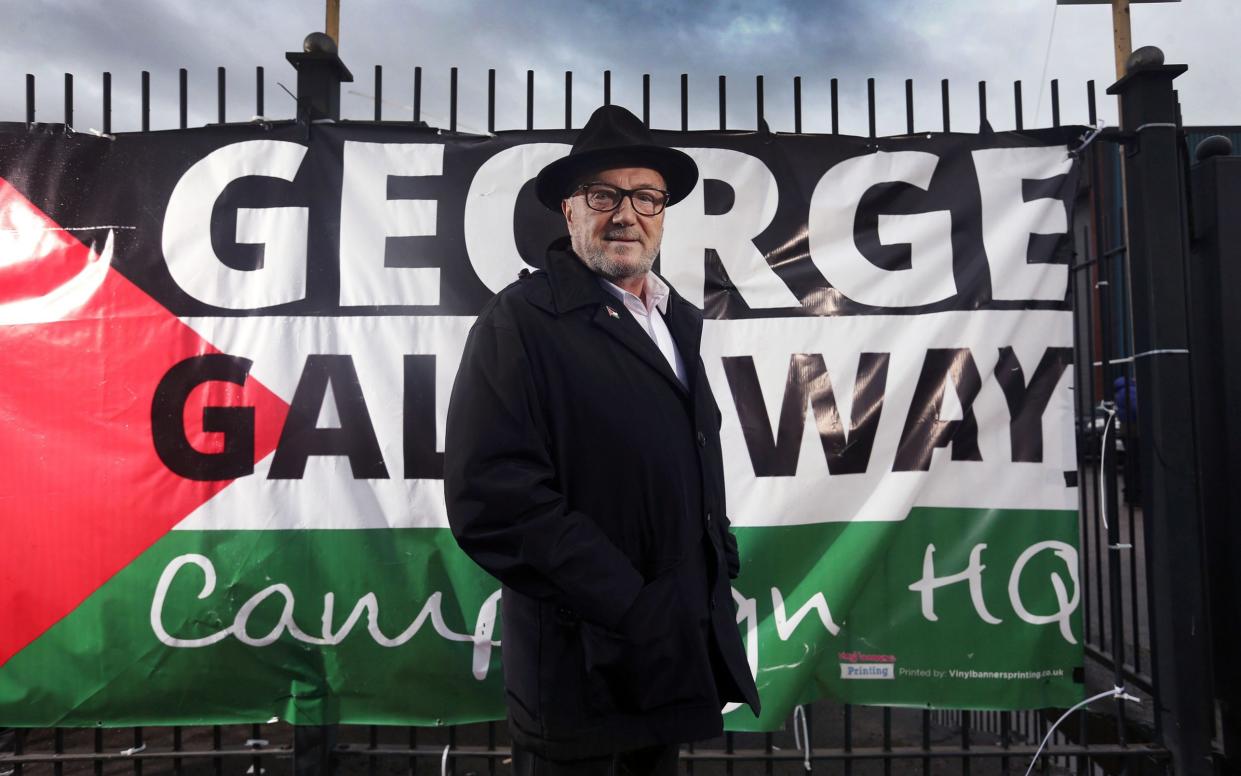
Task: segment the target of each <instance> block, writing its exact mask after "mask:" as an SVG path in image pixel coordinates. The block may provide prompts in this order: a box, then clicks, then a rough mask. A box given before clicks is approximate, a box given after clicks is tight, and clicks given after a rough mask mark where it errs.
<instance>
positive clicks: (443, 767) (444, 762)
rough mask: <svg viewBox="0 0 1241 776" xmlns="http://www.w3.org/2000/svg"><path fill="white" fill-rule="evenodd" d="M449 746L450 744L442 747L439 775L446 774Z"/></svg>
mask: <svg viewBox="0 0 1241 776" xmlns="http://www.w3.org/2000/svg"><path fill="white" fill-rule="evenodd" d="M450 746H452V744H448V745H447V746H445V747H444V755H443V756H442V757H440V776H448V747H450Z"/></svg>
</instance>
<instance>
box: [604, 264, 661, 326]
mask: <svg viewBox="0 0 1241 776" xmlns="http://www.w3.org/2000/svg"><path fill="white" fill-rule="evenodd" d="M597 277H599V284H600V285H601V286H603V288H604V289H605V290H606V291H607V292H608V293H609V294H611V295H612V296H614V297H616V298H617V299H619V300H620V301H621V303H623V304H626V305H628V304H629V303H630V300H632V301H633V302H634V303H636V304H637V305H638V306H639V307H641V308H642V309H644V310H646V313H647V315H650V312H651V310H652V309H655V308H658V309H659V312H661V313H663V314H664V315H667V314H668V297H669V294H670V292H671V289H670V288H669V287H668V284H667V283H665V282H664V280H663V278H661V277H660V276H659V275H656V274H655V273H654V272H647V273H646V285H645V286H643V295H644V296H645V297H646V299H639V298H638V297H637V296H635V295H634V294H631V293H629V292H628V291H626V290H625V289H623V288H621V287H620V286H618V285H616V284H615V283H613V282H612V281H610V280H608V279H606V278H604V277H601V276H597Z"/></svg>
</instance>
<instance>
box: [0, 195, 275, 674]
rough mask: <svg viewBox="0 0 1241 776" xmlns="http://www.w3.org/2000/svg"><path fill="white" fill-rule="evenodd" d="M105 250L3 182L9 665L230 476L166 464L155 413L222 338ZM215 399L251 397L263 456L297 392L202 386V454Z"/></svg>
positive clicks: (4, 614)
mask: <svg viewBox="0 0 1241 776" xmlns="http://www.w3.org/2000/svg"><path fill="white" fill-rule="evenodd" d="M110 239H111V235H109V240H110ZM109 253H110V244H109V248H105V249H102V250H101V251H100V252H99V253H97V252H95V251H94V250H92V249H91V248H88V247H87V246H86V245H84V244H83V243H82V242H80V241H79V240H77V239H76V238H75V237H73V236H72V235H71V234H70V232H69V231H68V230H66V229H62V228H60V227H59V225H57V224H56V223H55V222H54V221H53V220H52V219H51V218H49V217H48V216H47V215H46V214H45V213H43V212H42V211H41V210H39V208H37V207H35V206H34V205H33V204H32V203H31V202H30V201H29V200H27V199H26V198H25V197H24V196H22V194H21V193H20V192H18V191H17V189H15V188H14V187H13V186H12V185H10V184H9V183H8V182H7V181H5V180H3V179H0V665H3V664H4V663H6V662H7V661H8V660H9V658H11V657H12V656H13V655H14V654H16V653H17V652H18V651H20V650H21V649H23V648H24V647H25V646H26V645H28V644H29V643H30V642H32V641H33V640H35V639H36V638H38V637H39V636H40V635H41V634H42V633H44V632H45V631H46V630H47V629H48V628H49V627H51V626H52V625H54V624H55V623H56V622H57V621H59V620H60V619H61V618H63V617H64V616H65V615H67V614H68V613H69V612H71V611H72V610H73V609H74V608H76V607H77V606H78V605H79V604H81V603H82V601H83V600H85V599H86V597H87V596H89V595H90V594H91V593H93V592H94V591H95V590H97V589H98V588H99V587H100V586H102V585H103V584H104V583H105V582H107V581H108V579H109V578H111V577H112V575H114V574H116V572H118V571H119V570H121V569H122V568H124V567H125V566H126V565H128V564H129V563H130V562H131V561H133V560H134V559H135V558H136V557H137V556H138V555H139V554H141V553H142V552H143V551H144V550H146V549H147V548H148V547H150V546H151V545H152V544H154V543H155V542H156V541H157V540H158V539H159V538H160V537H162V536H164V535H165V534H166V533H167V532H168V531H169V530H171V528H172V527H173V526H174V525H176V524H177V523H178V522H179V521H180V520H181V519H182V518H184V517H185V516H186V515H188V514H189V513H190V512H192V511H193V510H194V509H196V508H197V507H198V506H200V505H201V504H203V503H204V502H205V501H207V500H208V499H210V498H211V497H212V496H214V495H215V494H216V493H218V492H219V491H220V490H222V489H223V488H224V487H225V486H227V485H228V482H227V481H214V482H202V481H194V480H188V479H185V478H183V477H181V476H179V475H177V474H174V473H173V472H172V471H170V470H169V469H168V468H167V467H166V466H165V465H164V463H163V462H162V461H161V460H160V458H159V457H158V455H157V454H156V451H155V446H154V442H153V437H152V423H151V404H152V399H153V398H154V394H155V388H156V386H157V385H158V384H159V382H160V379H161V378H162V377H163V376H164V375H165V374H166V373H167V372H168V370H169V369H170V368H171V367H172V366H173V365H175V364H177V363H179V362H181V361H182V360H184V359H186V358H189V357H191V356H196V355H201V354H206V353H217V352H219V351H217V350H216V349H215V348H213V347H212V345H211V343H209V342H207V341H206V340H204V339H203V338H202V337H200V336H199V335H198V334H197V333H195V332H194V331H193V330H192V329H190V328H189V327H188V326H186V325H185V324H183V323H182V322H181V321H180V320H178V319H177V317H176V316H175V315H173V314H172V313H171V312H170V311H168V310H167V309H166V308H164V307H163V306H161V305H160V304H159V303H157V302H156V301H155V300H154V299H152V298H151V297H150V296H149V295H147V294H146V293H145V292H143V291H142V290H141V289H139V288H138V287H137V286H135V285H134V284H133V283H131V282H130V281H129V280H128V279H126V278H125V277H124V276H122V275H121V274H120V273H119V272H117V271H116V270H115V269H113V268H112V267H111V266H109V262H108V258H109V257H108V254H109ZM208 404H210V405H212V406H241V405H245V406H251V407H254V408H255V444H254V447H255V451H254V454H255V458H256V460H257V459H261V458H263V457H264V456H266V455H267V454H268V453H270V452H271V451H272V450H273V449H275V446H276V442H277V440H278V438H279V434H280V428H281V426H282V425H283V423H284V418H285V415H286V413H287V412H288V405H287V404H286V403H285V402H284V401H283V400H282V399H281V398H280V397H278V396H276V395H275V394H273V393H272V392H271V391H270V390H269V389H267V388H266V387H264V386H263V385H262V384H260V383H259V382H258V381H256V380H255V379H254V378H253V377H251V378H249V379H248V380H247V381H246V383H245V385H244V386H232V385H230V384H227V383H211V384H208V386H206V387H205V388H204V389H203V390H197V391H194V392H193V393H192V394H191V395H190V397H189V400H188V403H187V407H186V411H185V417H186V420H187V424H186V425H187V428H186V431H187V435H188V438H189V440H190V442H191V444H192V445H194V446H195V447H197V448H198V449H200V450H201V451H203V452H212V451H213V450H214V449H219V446H220V444H221V440H220V439H219V438H218V437H219V436H220V435H218V434H211V433H208V432H204V431H202V428H201V418H202V410H203V408H204V407H205V406H207V405H208Z"/></svg>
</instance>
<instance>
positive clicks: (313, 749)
mask: <svg viewBox="0 0 1241 776" xmlns="http://www.w3.org/2000/svg"><path fill="white" fill-rule="evenodd" d="M336 733H337V727H336V725H297V726H295V727H294V728H293V773H294V776H332V774H333V773H335V772H336V771H335V768H334V767H333V763H332V750H333V749H334V748H335V747H336Z"/></svg>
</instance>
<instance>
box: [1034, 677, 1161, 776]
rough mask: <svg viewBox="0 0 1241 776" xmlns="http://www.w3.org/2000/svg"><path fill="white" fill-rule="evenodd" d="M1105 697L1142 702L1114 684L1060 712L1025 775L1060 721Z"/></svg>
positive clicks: (1036, 760)
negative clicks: (1058, 717)
mask: <svg viewBox="0 0 1241 776" xmlns="http://www.w3.org/2000/svg"><path fill="white" fill-rule="evenodd" d="M1107 697H1112V698H1120V699H1121V700H1125V701H1133V702H1134V703H1141V702H1142V701H1141V700H1139V699H1137V698H1135V697H1133V696H1132V695H1130V694H1129V693H1127V692H1125V688H1124V687H1121V686H1120V685H1116V686H1115V687H1113V688H1112V689H1110V690H1104V691H1103V692H1101V693H1099V694H1098V695H1092V696H1090V697H1089V698H1087V699H1086V700H1084V701H1082V702H1081V703H1078V704H1077V705H1076V706H1073V707H1072V708H1070V709H1069V710H1068V711H1066V712H1064V713H1063V714H1061V715H1060V719H1058V720H1056V722H1055V724H1053V725H1052V726H1051V727H1050V728H1048V729H1047V735H1045V736H1043V740H1042V742H1040V743H1039V745H1038V749H1037V750H1035V752H1034V759H1032V760H1030V767H1029V768H1026V776H1030V772H1031V771H1033V770H1034V764H1035V763H1037V762H1038V756H1039V755H1040V754H1042V753H1043V747H1045V746H1047V742H1048V741H1050V740H1051V735H1052V733H1055V732H1056V728H1057V727H1059V726H1060V723H1061V722H1064V721H1065V720H1066V719H1068V718H1069V715H1070V714H1072V713H1073V712H1075V711H1077V710H1078V709H1080V708H1081V707H1083V706H1087V705H1089V704H1091V703H1094V702H1095V701H1097V700H1102V699H1103V698H1107Z"/></svg>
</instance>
